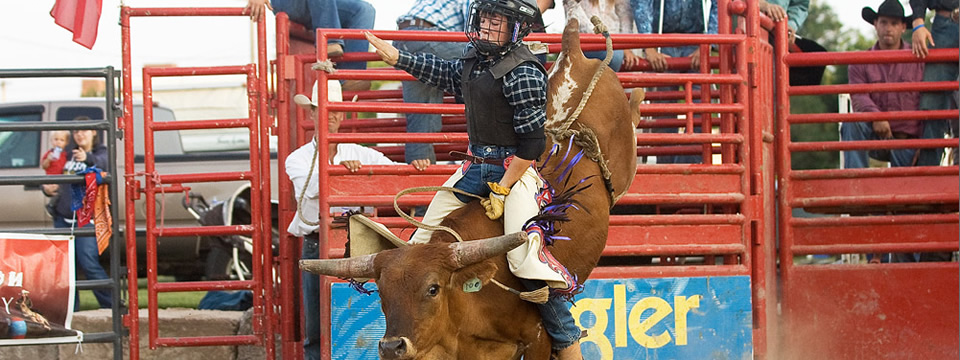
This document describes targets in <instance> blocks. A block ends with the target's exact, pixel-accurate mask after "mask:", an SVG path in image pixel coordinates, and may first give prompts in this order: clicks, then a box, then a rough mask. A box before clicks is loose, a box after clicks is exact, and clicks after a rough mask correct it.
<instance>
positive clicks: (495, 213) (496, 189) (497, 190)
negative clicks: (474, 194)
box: [480, 182, 510, 220]
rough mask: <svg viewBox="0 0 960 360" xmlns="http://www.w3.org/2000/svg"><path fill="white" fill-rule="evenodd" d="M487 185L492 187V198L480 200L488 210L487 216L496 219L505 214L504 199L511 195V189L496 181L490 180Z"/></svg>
mask: <svg viewBox="0 0 960 360" xmlns="http://www.w3.org/2000/svg"><path fill="white" fill-rule="evenodd" d="M487 186H489V187H490V198H489V199H483V200H480V204H481V205H483V208H484V209H485V210H486V211H487V212H486V214H487V217H488V218H490V220H496V219H499V218H500V217H501V216H503V201H504V199H506V197H507V195H510V189H509V188H507V187H504V186H501V185H500V184H498V183H495V182H488V183H487Z"/></svg>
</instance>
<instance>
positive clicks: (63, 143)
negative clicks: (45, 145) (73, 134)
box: [40, 130, 70, 175]
mask: <svg viewBox="0 0 960 360" xmlns="http://www.w3.org/2000/svg"><path fill="white" fill-rule="evenodd" d="M69 138H70V132H69V131H66V130H57V131H51V132H50V149H49V150H47V152H45V153H43V157H42V158H41V161H40V167H42V168H43V170H44V171H46V172H47V175H60V174H63V166H64V165H65V164H66V163H67V157H66V156H63V155H62V154H63V149H64V148H66V147H67V143H68V142H69V141H70V140H69Z"/></svg>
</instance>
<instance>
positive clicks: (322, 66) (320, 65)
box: [310, 59, 337, 74]
mask: <svg viewBox="0 0 960 360" xmlns="http://www.w3.org/2000/svg"><path fill="white" fill-rule="evenodd" d="M310 68H311V69H313V70H323V71H326V72H327V73H328V74H335V73H336V72H337V69H335V68H334V67H333V61H330V59H327V60H324V61H317V62H315V63H313V66H311V67H310Z"/></svg>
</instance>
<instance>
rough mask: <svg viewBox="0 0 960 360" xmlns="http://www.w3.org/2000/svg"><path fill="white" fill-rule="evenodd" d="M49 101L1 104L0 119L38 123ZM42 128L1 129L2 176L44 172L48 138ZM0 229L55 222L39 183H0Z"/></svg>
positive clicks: (25, 227)
mask: <svg viewBox="0 0 960 360" xmlns="http://www.w3.org/2000/svg"><path fill="white" fill-rule="evenodd" d="M48 106H49V104H47V103H32V104H11V105H8V106H3V107H0V123H30V122H36V123H39V122H41V121H43V119H44V115H45V112H46V109H47V108H48ZM41 135H42V134H41V132H40V131H4V132H0V176H37V175H44V174H45V172H44V171H43V169H41V168H40V158H41V155H42V154H43V152H44V151H45V150H46V146H47V139H45V138H44V137H43V136H41ZM0 199H3V200H2V202H0V204H2V207H3V210H2V211H0V229H6V230H11V229H33V228H47V227H52V226H53V221H52V219H51V217H50V216H49V215H48V214H47V213H46V208H45V205H46V202H47V197H46V196H44V195H43V192H41V191H40V187H39V186H25V185H5V186H0Z"/></svg>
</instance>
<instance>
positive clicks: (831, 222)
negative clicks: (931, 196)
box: [790, 213, 960, 227]
mask: <svg viewBox="0 0 960 360" xmlns="http://www.w3.org/2000/svg"><path fill="white" fill-rule="evenodd" d="M943 223H948V224H951V223H952V224H956V223H960V215H958V214H957V213H953V214H922V215H885V216H827V217H815V218H794V219H791V220H790V225H792V226H794V227H819V226H850V225H860V226H879V225H898V224H916V225H930V224H943Z"/></svg>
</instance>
